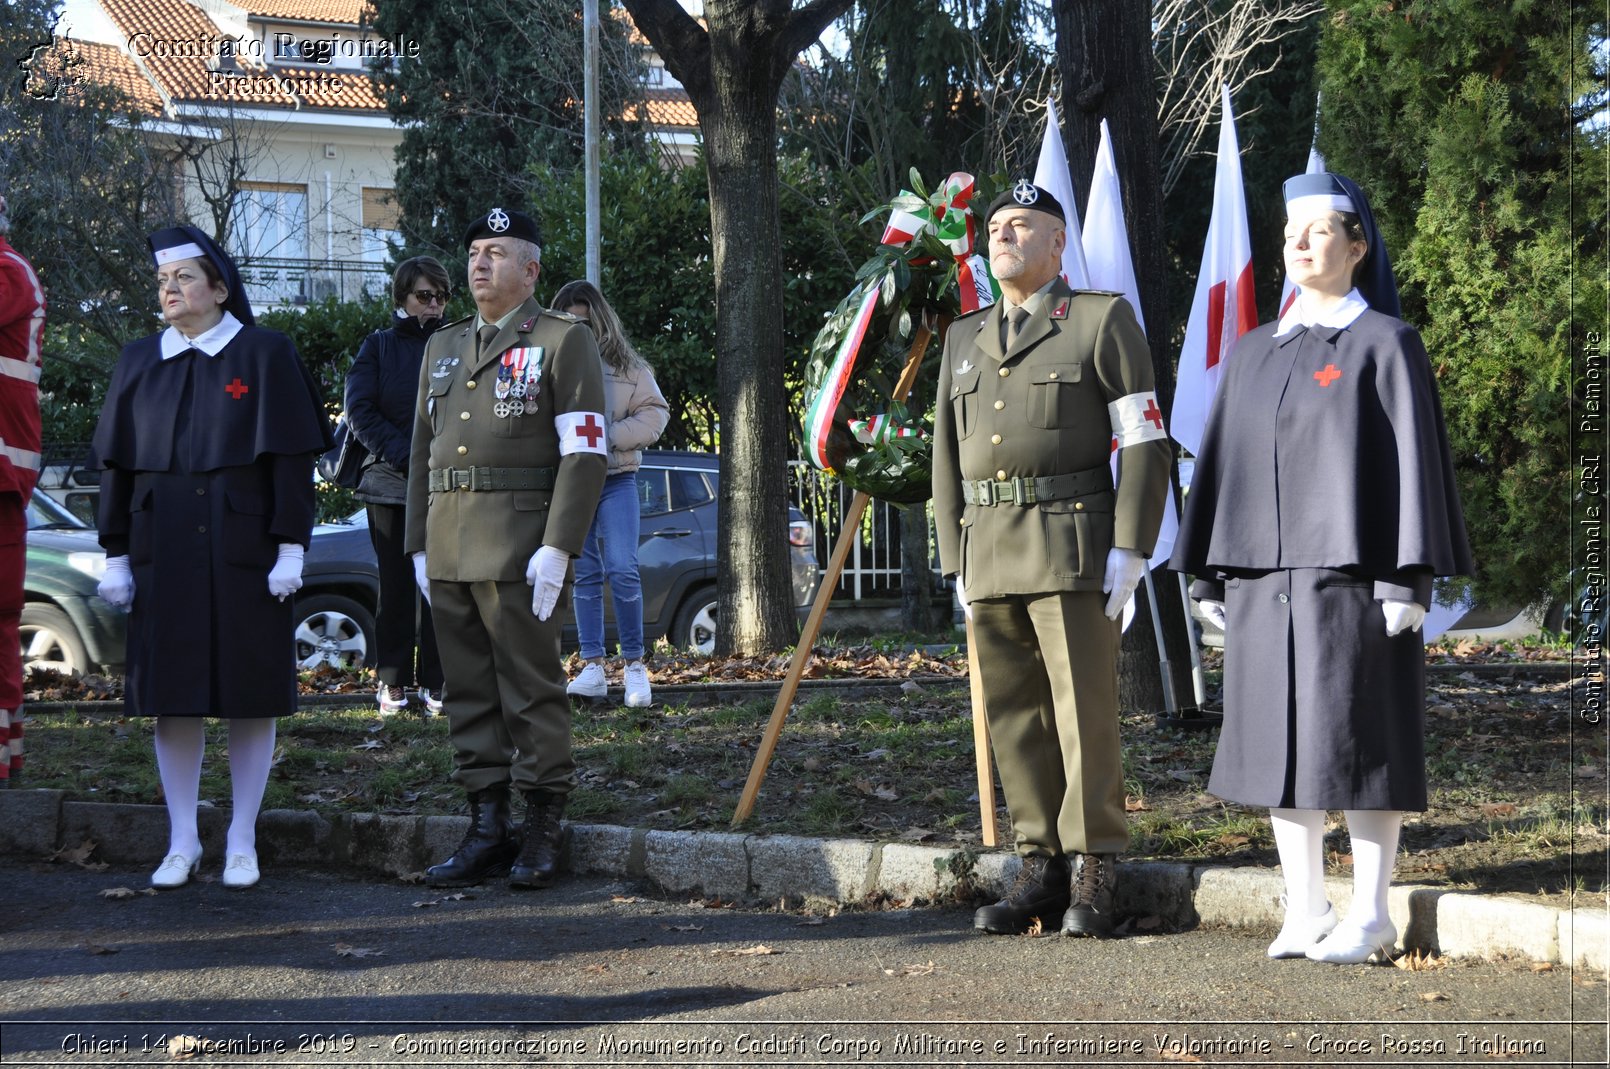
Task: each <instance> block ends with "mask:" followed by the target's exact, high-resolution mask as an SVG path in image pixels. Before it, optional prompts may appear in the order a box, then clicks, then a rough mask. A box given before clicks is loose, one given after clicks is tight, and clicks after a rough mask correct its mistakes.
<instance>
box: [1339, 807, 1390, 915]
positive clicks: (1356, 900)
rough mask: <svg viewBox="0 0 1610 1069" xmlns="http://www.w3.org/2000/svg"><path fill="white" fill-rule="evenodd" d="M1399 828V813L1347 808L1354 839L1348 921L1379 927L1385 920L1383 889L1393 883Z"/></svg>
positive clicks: (1349, 829)
mask: <svg viewBox="0 0 1610 1069" xmlns="http://www.w3.org/2000/svg"><path fill="white" fill-rule="evenodd" d="M1402 827H1403V814H1402V813H1398V812H1393V811H1383V810H1379V809H1349V810H1347V834H1348V836H1349V837H1350V838H1351V839H1352V840H1353V907H1352V908H1351V909H1349V910H1348V911H1347V923H1348V924H1350V925H1357V926H1359V927H1361V928H1380V927H1381V926H1382V925H1384V924H1385V923H1386V922H1387V911H1386V889H1387V886H1388V885H1389V884H1391V882H1392V866H1393V864H1394V863H1395V862H1396V861H1397V855H1398V831H1399V830H1400V829H1401V828H1402Z"/></svg>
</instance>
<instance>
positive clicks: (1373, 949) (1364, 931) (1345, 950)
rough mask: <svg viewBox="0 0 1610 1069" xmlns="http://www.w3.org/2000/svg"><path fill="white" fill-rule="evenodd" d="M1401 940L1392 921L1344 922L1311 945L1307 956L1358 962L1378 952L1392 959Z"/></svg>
mask: <svg viewBox="0 0 1610 1069" xmlns="http://www.w3.org/2000/svg"><path fill="white" fill-rule="evenodd" d="M1397 942H1398V930H1397V928H1396V927H1395V926H1394V925H1393V924H1392V922H1391V921H1383V922H1382V924H1381V927H1379V928H1361V927H1359V926H1358V925H1356V924H1342V925H1338V926H1337V928H1336V929H1335V930H1334V931H1333V932H1331V933H1330V935H1328V936H1326V937H1325V938H1324V939H1323V940H1321V941H1320V942H1318V943H1316V944H1315V945H1314V946H1311V947H1309V948H1308V954H1307V956H1308V960H1310V961H1328V962H1330V963H1331V964H1333V965H1357V964H1358V963H1359V962H1362V961H1369V960H1370V959H1371V958H1373V957H1375V956H1376V955H1380V956H1381V958H1382V959H1383V960H1388V961H1390V960H1391V958H1392V948H1393V947H1395V946H1397Z"/></svg>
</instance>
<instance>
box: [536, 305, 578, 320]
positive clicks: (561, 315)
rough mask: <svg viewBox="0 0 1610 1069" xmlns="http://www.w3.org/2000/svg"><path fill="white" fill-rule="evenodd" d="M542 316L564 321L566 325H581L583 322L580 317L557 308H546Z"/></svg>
mask: <svg viewBox="0 0 1610 1069" xmlns="http://www.w3.org/2000/svg"><path fill="white" fill-rule="evenodd" d="M542 314H543V315H545V316H553V317H554V318H555V319H562V320H564V321H565V322H566V323H580V322H581V321H582V319H581V317H580V316H573V315H571V314H570V313H569V312H561V311H560V310H559V309H557V308H544V309H543V310H542Z"/></svg>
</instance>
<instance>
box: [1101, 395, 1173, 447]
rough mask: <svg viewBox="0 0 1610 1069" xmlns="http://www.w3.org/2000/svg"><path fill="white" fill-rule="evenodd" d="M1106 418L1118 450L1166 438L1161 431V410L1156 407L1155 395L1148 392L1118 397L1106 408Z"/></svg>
mask: <svg viewBox="0 0 1610 1069" xmlns="http://www.w3.org/2000/svg"><path fill="white" fill-rule="evenodd" d="M1107 418H1108V420H1110V421H1111V422H1112V434H1113V437H1114V438H1116V439H1117V441H1118V448H1119V449H1122V448H1124V447H1125V446H1129V445H1140V444H1141V443H1142V442H1155V441H1156V440H1157V439H1159V438H1167V437H1168V431H1166V430H1164V429H1163V410H1162V409H1160V408H1158V407H1157V395H1156V394H1155V393H1153V392H1152V391H1150V390H1147V391H1146V392H1145V393H1132V394H1126V395H1125V396H1123V397H1120V398H1119V399H1118V400H1116V401H1114V402H1113V403H1112V404H1110V405H1108V406H1107Z"/></svg>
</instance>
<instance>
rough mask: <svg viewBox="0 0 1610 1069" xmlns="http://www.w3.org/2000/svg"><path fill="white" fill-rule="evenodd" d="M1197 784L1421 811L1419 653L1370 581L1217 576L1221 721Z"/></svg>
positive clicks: (1416, 641)
mask: <svg viewBox="0 0 1610 1069" xmlns="http://www.w3.org/2000/svg"><path fill="white" fill-rule="evenodd" d="M1208 790H1209V791H1210V792H1211V793H1213V794H1215V795H1217V796H1219V797H1220V798H1223V799H1225V800H1227V801H1231V802H1239V803H1241V804H1243V805H1254V806H1267V807H1269V808H1281V809H1381V810H1416V811H1418V810H1423V809H1425V807H1426V771H1425V652H1424V646H1423V642H1422V639H1421V634H1420V632H1418V631H1406V632H1404V633H1403V634H1401V635H1398V636H1397V637H1396V638H1388V637H1387V634H1386V625H1385V621H1384V618H1383V617H1382V615H1381V607H1380V604H1379V603H1378V602H1376V600H1375V598H1374V584H1373V583H1372V582H1371V581H1370V580H1369V579H1366V578H1361V577H1359V576H1355V575H1349V574H1348V573H1346V572H1338V571H1330V570H1326V569H1313V568H1304V569H1296V570H1292V571H1274V572H1265V573H1262V574H1255V575H1243V576H1241V577H1240V578H1231V579H1228V580H1227V581H1226V583H1225V638H1224V726H1223V728H1222V729H1221V730H1220V733H1219V747H1218V751H1217V752H1216V753H1215V755H1214V758H1213V775H1212V777H1211V778H1210V779H1209V781H1208Z"/></svg>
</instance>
